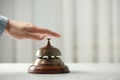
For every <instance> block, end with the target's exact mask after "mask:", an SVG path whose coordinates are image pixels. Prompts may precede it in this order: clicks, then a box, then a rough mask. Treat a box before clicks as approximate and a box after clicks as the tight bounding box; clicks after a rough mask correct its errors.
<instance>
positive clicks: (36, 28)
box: [32, 27, 61, 37]
mask: <svg viewBox="0 0 120 80" xmlns="http://www.w3.org/2000/svg"><path fill="white" fill-rule="evenodd" d="M32 32H34V33H42V34H47V35H49V36H53V37H60V36H61V35H60V34H59V33H57V32H54V31H52V30H49V29H46V28H38V27H34V28H33V29H32Z"/></svg>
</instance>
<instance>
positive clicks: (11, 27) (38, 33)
mask: <svg viewBox="0 0 120 80" xmlns="http://www.w3.org/2000/svg"><path fill="white" fill-rule="evenodd" d="M5 32H6V33H7V34H8V35H9V36H10V37H12V38H14V39H33V40H43V39H44V38H45V37H49V36H52V37H56V38H58V37H60V34H58V33H56V32H53V31H51V30H49V29H45V28H39V27H37V26H35V25H32V24H30V23H24V22H18V21H13V20H9V21H8V23H7V27H6V29H5Z"/></svg>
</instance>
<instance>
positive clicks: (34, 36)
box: [25, 33, 47, 40]
mask: <svg viewBox="0 0 120 80" xmlns="http://www.w3.org/2000/svg"><path fill="white" fill-rule="evenodd" d="M46 36H47V35H39V34H33V33H27V34H26V36H25V38H26V39H33V40H43V39H44V38H45V37H46Z"/></svg>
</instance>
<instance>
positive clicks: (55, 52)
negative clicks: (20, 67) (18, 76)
mask: <svg viewBox="0 0 120 80" xmlns="http://www.w3.org/2000/svg"><path fill="white" fill-rule="evenodd" d="M36 56H37V59H36V60H35V62H34V63H33V64H32V65H31V66H30V67H29V68H28V72H29V73H36V74H57V73H69V72H70V71H69V68H68V67H67V66H66V65H65V64H64V63H63V62H62V60H61V59H60V58H59V56H61V52H60V50H59V49H57V48H55V47H53V46H52V45H51V43H50V38H48V43H47V45H46V46H45V47H42V48H40V49H38V51H37V53H36Z"/></svg>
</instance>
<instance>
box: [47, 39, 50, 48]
mask: <svg viewBox="0 0 120 80" xmlns="http://www.w3.org/2000/svg"><path fill="white" fill-rule="evenodd" d="M47 46H51V43H50V38H48V43H47Z"/></svg>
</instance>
